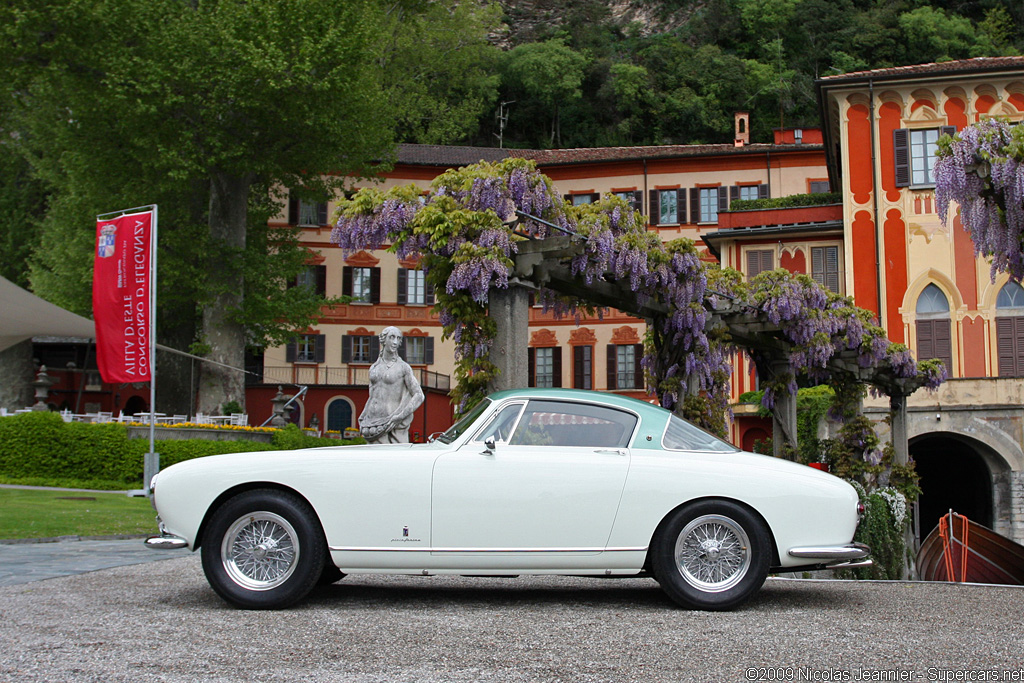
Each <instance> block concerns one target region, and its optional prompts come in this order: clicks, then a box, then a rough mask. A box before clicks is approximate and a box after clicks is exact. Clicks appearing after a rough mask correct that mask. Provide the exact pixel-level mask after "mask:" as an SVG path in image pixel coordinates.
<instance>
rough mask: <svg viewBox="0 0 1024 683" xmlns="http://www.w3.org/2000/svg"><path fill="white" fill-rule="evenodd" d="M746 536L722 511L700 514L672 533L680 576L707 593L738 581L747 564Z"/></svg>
mask: <svg viewBox="0 0 1024 683" xmlns="http://www.w3.org/2000/svg"><path fill="white" fill-rule="evenodd" d="M751 556H752V555H751V549H750V539H749V538H748V537H747V532H746V531H744V530H743V527H742V526H740V525H739V524H738V523H737V522H735V521H733V520H732V519H730V518H729V517H725V516H723V515H702V516H700V517H697V518H695V519H693V520H692V521H691V522H690V523H689V524H687V525H686V526H685V527H683V530H682V531H681V532H679V535H678V536H677V537H676V544H675V551H674V557H675V565H676V568H677V569H678V570H679V573H680V574H681V575H682V577H683V580H684V581H686V583H688V584H689V585H691V586H693V587H694V588H697V589H698V590H701V591H705V592H708V593H720V592H722V591H727V590H729V589H730V588H732V587H733V586H735V585H737V584H738V583H740V581H742V580H743V578H744V577H745V576H746V575H747V572H748V571H749V569H750V564H751Z"/></svg>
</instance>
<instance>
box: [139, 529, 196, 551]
mask: <svg viewBox="0 0 1024 683" xmlns="http://www.w3.org/2000/svg"><path fill="white" fill-rule="evenodd" d="M145 544H146V547H147V548H151V549H153V550H177V549H178V548H187V547H188V541H186V540H185V539H184V538H182V537H181V536H175V535H174V534H166V533H164V534H160V535H159V536H150V537H149V538H147V539H146V541H145Z"/></svg>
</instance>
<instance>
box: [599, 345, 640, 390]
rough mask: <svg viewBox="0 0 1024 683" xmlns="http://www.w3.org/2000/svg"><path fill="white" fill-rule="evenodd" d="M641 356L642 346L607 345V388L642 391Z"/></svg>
mask: <svg viewBox="0 0 1024 683" xmlns="http://www.w3.org/2000/svg"><path fill="white" fill-rule="evenodd" d="M643 355H644V345H643V344H609V345H608V358H607V365H608V388H609V389H643V388H644V371H643V368H642V367H641V365H640V359H641V358H643Z"/></svg>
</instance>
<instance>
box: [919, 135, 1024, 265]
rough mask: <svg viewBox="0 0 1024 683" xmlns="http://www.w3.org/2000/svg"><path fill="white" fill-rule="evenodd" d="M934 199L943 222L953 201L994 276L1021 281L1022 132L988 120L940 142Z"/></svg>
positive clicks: (1023, 259) (1023, 226)
mask: <svg viewBox="0 0 1024 683" xmlns="http://www.w3.org/2000/svg"><path fill="white" fill-rule="evenodd" d="M935 201H936V204H937V205H938V209H939V217H940V218H941V219H942V222H943V223H947V219H948V218H949V208H950V205H951V203H952V202H956V204H957V205H959V207H960V220H961V223H962V224H963V226H964V228H965V229H967V231H968V232H970V234H971V239H972V240H973V241H974V251H975V254H976V255H981V256H986V257H989V258H991V259H992V277H993V279H995V275H996V273H997V272H1000V271H1002V272H1006V273H1008V274H1009V275H1010V277H1011V278H1013V279H1014V280H1016V281H1020V280H1021V279H1024V128H1022V127H1021V126H1010V125H1009V124H1007V123H1005V122H1003V121H1000V120H997V119H986V120H984V121H981V122H979V123H976V124H974V125H972V126H967V127H966V128H964V129H963V130H961V131H960V132H959V133H957V134H956V135H955V136H953V137H952V138H948V137H943V138H940V139H939V151H938V158H937V159H936V161H935Z"/></svg>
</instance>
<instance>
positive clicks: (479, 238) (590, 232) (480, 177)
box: [331, 159, 944, 426]
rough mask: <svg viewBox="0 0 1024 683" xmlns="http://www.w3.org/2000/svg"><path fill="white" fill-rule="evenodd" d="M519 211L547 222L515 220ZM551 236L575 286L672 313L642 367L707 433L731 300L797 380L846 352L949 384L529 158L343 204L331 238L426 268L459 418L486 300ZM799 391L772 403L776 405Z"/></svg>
mask: <svg viewBox="0 0 1024 683" xmlns="http://www.w3.org/2000/svg"><path fill="white" fill-rule="evenodd" d="M517 211H519V212H522V213H524V214H528V215H530V216H535V217H537V218H539V219H541V220H540V221H535V220H532V219H529V218H523V219H518V218H517V217H518V216H519V214H517ZM550 225H554V226H558V228H559V229H560V231H562V232H566V233H568V234H572V235H574V236H575V239H576V240H577V243H578V244H579V247H580V248H579V249H578V251H577V253H576V254H575V255H574V256H573V257H572V259H571V262H570V268H571V272H572V274H573V276H575V277H577V278H579V279H580V280H581V281H582V282H584V283H587V284H592V283H594V282H596V281H599V280H613V281H619V282H628V283H629V289H630V290H631V291H632V292H633V293H634V294H635V296H636V298H637V301H638V302H639V303H640V304H644V303H646V302H658V303H659V304H660V305H661V306H663V307H664V309H665V310H666V313H664V314H663V315H662V314H659V315H657V316H656V317H655V320H654V321H653V324H652V325H651V326H649V329H648V339H647V343H646V344H645V355H644V358H643V361H642V363H643V367H644V369H645V372H646V375H647V380H648V385H649V386H650V387H651V390H652V391H653V392H654V393H655V394H656V395H657V397H658V400H659V401H660V403H661V404H662V405H663V406H665V407H666V408H669V409H675V410H677V411H681V412H685V410H684V405H685V403H686V400H687V399H688V398H692V397H694V396H700V397H703V400H702V402H701V405H700V407H699V408H698V409H696V410H695V411H694V410H691V412H690V414H689V415H688V416H689V417H691V418H696V419H697V420H698V421H700V422H702V423H704V424H706V425H710V426H718V425H719V424H720V421H721V417H719V418H717V419H716V418H715V414H717V415H719V416H720V415H722V414H724V408H725V406H726V402H727V399H728V391H727V389H728V381H729V375H730V371H731V364H730V357H731V355H732V353H733V352H734V351H735V348H734V347H733V346H732V343H731V341H730V339H729V337H728V335H727V334H725V333H723V331H722V330H721V329H720V328H719V329H717V330H716V329H715V328H713V327H712V328H711V329H710V331H709V325H708V310H709V305H710V307H711V308H713V307H714V305H715V302H716V301H717V300H718V299H720V298H722V297H724V298H726V299H729V300H731V301H732V302H734V303H735V302H739V304H740V305H743V306H746V307H748V308H749V309H750V310H751V311H754V312H756V313H757V314H758V315H759V316H762V317H763V318H764V319H766V320H768V321H770V322H771V323H773V324H775V325H777V326H779V328H780V329H781V331H782V336H783V337H784V338H785V339H786V340H787V341H788V342H789V343H791V344H792V345H793V349H794V353H793V358H792V361H793V366H794V370H795V371H797V372H801V373H805V374H807V375H810V376H812V377H815V378H819V377H824V376H825V375H827V365H828V362H829V360H830V359H831V358H832V357H833V356H834V355H835V354H836V353H839V352H842V351H844V350H847V349H855V350H856V351H857V355H858V362H859V363H860V364H861V366H862V367H869V366H878V365H888V366H890V367H891V369H892V372H893V373H894V374H895V375H896V376H897V377H907V378H909V377H915V376H922V375H923V376H924V383H925V384H927V385H929V386H936V385H937V384H938V383H939V382H941V381H942V379H943V377H944V371H943V370H942V368H941V365H939V366H937V367H936V366H934V365H931V366H928V365H925V364H922V368H919V367H918V365H916V364H915V363H914V361H913V358H912V357H911V356H910V353H909V351H907V350H906V348H905V347H901V346H899V345H891V344H889V342H888V340H887V339H886V338H885V336H884V333H883V332H882V331H881V329H880V328H877V327H876V326H873V325H872V324H871V323H870V314H869V313H868V312H867V311H863V310H862V309H858V308H856V307H855V306H854V305H853V303H852V301H851V300H849V299H848V298H845V297H839V296H837V295H835V294H832V293H829V292H826V291H825V290H824V289H822V288H821V287H820V286H818V285H817V284H816V283H815V282H814V281H813V280H811V279H810V278H807V277H806V276H800V275H792V274H790V273H788V272H787V271H782V270H780V271H774V272H771V273H766V274H762V275H760V276H758V278H757V279H755V280H754V282H753V283H750V284H748V283H744V282H742V280H741V278H740V277H738V274H736V273H735V271H730V270H718V269H717V268H715V269H709V268H708V267H707V266H706V264H704V263H703V262H702V261H701V260H700V257H699V254H698V253H697V250H696V249H695V247H694V245H693V243H692V242H691V241H690V240H687V239H679V240H674V241H671V242H668V243H664V242H662V241H661V239H660V238H659V236H658V235H657V234H656V233H653V232H650V231H648V230H647V229H646V225H645V222H644V219H643V216H642V215H641V214H640V213H639V212H637V211H634V210H632V209H631V208H630V207H629V205H628V204H627V203H626V202H624V201H623V200H622V199H619V198H617V197H614V196H607V197H605V198H603V199H601V200H600V201H598V202H595V203H593V204H588V205H582V206H572V205H570V204H568V203H566V202H564V201H562V199H561V198H560V197H559V196H558V195H557V193H556V192H555V190H554V187H553V185H552V183H551V181H550V179H548V178H547V177H546V176H544V175H543V174H541V173H540V172H539V171H537V169H536V166H535V165H534V163H533V162H532V161H529V160H525V159H507V160H504V161H501V162H499V163H487V162H481V163H479V164H475V165H472V166H467V167H464V168H460V169H457V170H450V171H448V172H446V173H444V174H443V175H441V176H439V177H437V178H436V179H435V180H434V182H433V183H432V185H431V189H430V191H429V192H427V193H426V194H423V193H421V191H420V190H419V189H418V188H417V187H415V186H412V185H409V186H403V187H396V188H392V189H390V190H388V191H386V192H381V191H380V190H377V189H373V188H369V189H363V190H360V191H359V192H357V193H356V194H355V195H354V196H353V197H352V198H350V199H347V200H344V201H343V202H342V203H341V206H340V207H339V211H338V217H337V223H336V226H335V228H334V230H333V232H332V236H331V239H332V241H333V242H335V243H336V244H338V245H339V246H341V247H342V248H343V249H345V250H346V251H349V252H351V251H355V250H359V249H379V248H382V247H384V246H385V245H390V246H389V249H390V250H391V251H394V252H395V253H396V254H397V255H398V257H399V258H400V259H406V258H419V259H420V263H421V266H422V267H423V269H424V270H425V271H426V276H427V279H428V281H429V282H430V283H431V284H432V285H433V286H434V288H435V291H436V293H437V310H438V312H439V316H440V322H441V324H442V326H443V330H444V335H445V337H446V338H451V339H453V340H454V342H455V353H456V388H455V389H454V390H453V392H452V393H453V399H454V400H455V401H456V404H457V407H458V410H459V411H460V412H461V411H462V410H463V409H464V408H465V407H467V406H469V405H471V404H472V403H474V402H475V401H476V400H477V399H478V398H479V397H481V396H483V395H484V394H485V393H486V391H487V389H488V386H489V385H490V383H491V381H492V380H493V378H494V377H495V373H496V371H497V368H496V367H495V366H494V365H493V364H492V363H491V361H490V359H489V355H490V350H491V345H492V343H493V340H494V335H495V332H496V329H495V325H494V322H493V320H492V319H491V318H489V317H488V315H487V304H488V300H489V296H488V293H489V292H490V290H491V289H492V288H505V287H507V286H508V282H509V276H510V274H511V272H512V268H513V265H514V261H513V259H514V257H515V255H516V253H517V252H518V244H519V243H520V242H521V241H523V240H525V239H529V238H537V239H543V238H545V237H547V236H548V234H549V232H550V231H551V228H550V227H549V226H550ZM709 281H710V282H711V285H710V286H709ZM540 301H542V302H543V303H544V304H545V305H546V306H547V307H549V308H550V309H553V310H554V311H555V313H556V314H576V315H577V316H578V315H579V311H580V310H585V311H593V309H592V307H591V304H590V303H589V302H588V301H586V300H585V299H581V298H578V297H566V296H564V295H559V294H557V293H555V292H551V291H546V290H545V291H542V292H541V296H540ZM789 388H790V387H776V388H775V389H774V390H773V392H766V393H765V396H766V399H765V400H766V404H767V405H768V406H769V407H770V403H771V401H772V400H773V397H774V395H775V392H777V391H779V390H788V389H789ZM793 390H795V387H793Z"/></svg>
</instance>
